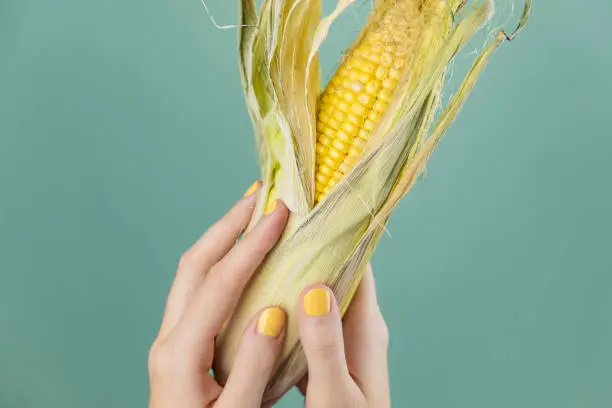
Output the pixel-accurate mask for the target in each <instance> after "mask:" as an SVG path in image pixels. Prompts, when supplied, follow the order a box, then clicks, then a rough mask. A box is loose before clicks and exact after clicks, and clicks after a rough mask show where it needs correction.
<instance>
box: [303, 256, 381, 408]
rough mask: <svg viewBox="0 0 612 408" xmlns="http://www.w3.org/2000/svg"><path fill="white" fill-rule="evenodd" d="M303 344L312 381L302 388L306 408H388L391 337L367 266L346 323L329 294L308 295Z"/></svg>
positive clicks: (321, 290)
mask: <svg viewBox="0 0 612 408" xmlns="http://www.w3.org/2000/svg"><path fill="white" fill-rule="evenodd" d="M299 313H300V314H299V319H300V323H299V326H300V340H301V343H302V347H303V348H304V352H305V354H306V359H307V361H308V375H307V376H306V377H304V379H302V381H300V383H299V384H298V388H299V389H300V391H301V392H302V393H303V394H304V395H305V398H306V407H308V408H349V407H350V408H372V407H374V408H385V407H390V406H391V402H390V395H389V376H388V361H387V358H388V357H387V351H388V344H389V335H388V331H387V326H386V324H385V321H384V319H383V317H382V314H381V312H380V309H379V307H378V301H377V298H376V288H375V285H374V275H373V273H372V269H371V267H370V266H369V265H368V268H367V270H366V273H365V275H364V277H363V279H362V281H361V284H360V286H359V289H358V290H357V293H356V294H355V296H354V298H353V300H352V302H351V305H350V307H349V309H348V311H347V312H346V314H345V317H344V321H343V322H341V319H340V312H339V310H338V305H337V303H336V300H335V298H334V296H333V293H332V292H331V290H329V288H327V287H325V286H321V285H316V286H314V287H311V288H309V289H307V290H306V291H304V297H303V302H302V305H301V307H300V312H299Z"/></svg>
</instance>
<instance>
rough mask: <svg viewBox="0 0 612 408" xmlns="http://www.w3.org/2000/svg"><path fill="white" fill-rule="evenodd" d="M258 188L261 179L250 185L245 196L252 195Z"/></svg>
mask: <svg viewBox="0 0 612 408" xmlns="http://www.w3.org/2000/svg"><path fill="white" fill-rule="evenodd" d="M258 188H259V181H256V182H254V183H253V185H252V186H251V187H249V189H248V190H247V191H246V193H244V196H245V197H248V196H250V195H251V194H253V193H254V192H255V191H257V189H258Z"/></svg>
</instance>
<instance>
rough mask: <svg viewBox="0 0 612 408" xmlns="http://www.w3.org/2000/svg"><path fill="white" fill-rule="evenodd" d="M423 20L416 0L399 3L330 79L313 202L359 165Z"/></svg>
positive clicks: (320, 129)
mask: <svg viewBox="0 0 612 408" xmlns="http://www.w3.org/2000/svg"><path fill="white" fill-rule="evenodd" d="M423 23H424V18H423V14H422V13H421V12H420V10H419V4H418V2H413V1H407V2H400V3H398V5H397V7H393V8H391V9H389V10H388V11H387V12H386V14H385V15H384V16H383V17H382V18H381V20H380V24H378V25H377V26H375V27H372V29H371V30H369V31H368V32H367V33H366V34H365V36H364V38H363V39H362V40H361V41H360V43H359V44H358V45H357V47H355V49H354V51H353V52H352V53H351V54H350V55H349V56H348V58H346V59H345V60H344V61H343V63H342V64H341V66H340V68H339V69H338V71H337V72H336V73H335V74H334V76H333V77H332V79H331V81H330V84H329V85H328V86H327V88H326V89H325V91H324V92H323V94H322V97H321V100H320V107H319V111H318V117H317V145H316V153H317V154H316V173H315V183H316V184H315V203H319V202H320V201H321V200H322V199H323V198H324V197H325V195H326V194H327V193H328V192H329V191H330V190H331V189H332V188H333V187H334V186H335V185H336V184H337V183H338V182H339V181H340V180H341V179H342V178H344V177H345V176H346V174H347V173H348V172H349V171H350V170H352V169H353V167H354V166H355V165H356V164H357V163H358V161H359V159H360V158H361V156H362V154H363V153H364V149H365V147H366V146H367V144H368V141H369V139H370V135H371V133H372V132H373V131H374V129H375V128H376V125H377V124H378V122H379V121H380V118H381V117H382V115H383V114H384V113H385V111H386V109H387V107H388V105H389V102H390V101H391V98H392V97H393V93H394V91H395V89H396V88H397V84H398V81H399V80H400V78H401V76H402V74H403V72H404V70H405V69H406V68H407V67H408V66H409V65H410V62H411V58H412V56H413V55H414V50H415V48H416V46H417V44H418V38H419V36H420V34H421V33H422V32H423V30H424V24H423Z"/></svg>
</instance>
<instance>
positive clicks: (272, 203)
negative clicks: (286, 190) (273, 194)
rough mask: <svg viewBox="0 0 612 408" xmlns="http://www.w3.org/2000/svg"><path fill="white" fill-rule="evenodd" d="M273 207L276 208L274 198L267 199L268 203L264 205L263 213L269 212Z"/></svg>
mask: <svg viewBox="0 0 612 408" xmlns="http://www.w3.org/2000/svg"><path fill="white" fill-rule="evenodd" d="M275 209H276V200H272V201H269V202H268V204H267V205H266V209H265V211H264V214H270V213H271V212H272V211H274V210H275Z"/></svg>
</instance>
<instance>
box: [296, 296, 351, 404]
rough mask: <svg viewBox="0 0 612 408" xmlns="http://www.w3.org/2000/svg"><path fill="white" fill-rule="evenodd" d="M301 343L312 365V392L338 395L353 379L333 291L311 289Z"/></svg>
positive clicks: (304, 306) (301, 324) (302, 319)
mask: <svg viewBox="0 0 612 408" xmlns="http://www.w3.org/2000/svg"><path fill="white" fill-rule="evenodd" d="M299 320H300V321H299V328H300V340H301V344H302V347H303V348H304V353H305V355H306V360H307V363H308V393H309V394H311V392H312V391H314V393H315V394H319V395H334V394H336V393H338V391H339V390H341V389H342V388H344V387H345V386H346V385H347V384H348V382H347V380H350V375H349V370H348V367H347V364H346V357H345V355H344V340H343V337H342V321H341V318H340V311H339V310H338V305H337V303H336V299H335V298H334V295H333V293H332V291H331V290H330V289H329V288H328V287H325V286H322V285H317V286H313V287H311V288H309V289H307V290H306V291H305V292H304V294H303V298H302V302H301V307H300V313H299Z"/></svg>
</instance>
